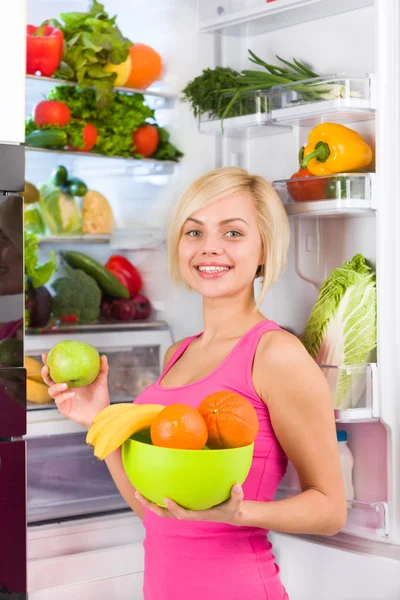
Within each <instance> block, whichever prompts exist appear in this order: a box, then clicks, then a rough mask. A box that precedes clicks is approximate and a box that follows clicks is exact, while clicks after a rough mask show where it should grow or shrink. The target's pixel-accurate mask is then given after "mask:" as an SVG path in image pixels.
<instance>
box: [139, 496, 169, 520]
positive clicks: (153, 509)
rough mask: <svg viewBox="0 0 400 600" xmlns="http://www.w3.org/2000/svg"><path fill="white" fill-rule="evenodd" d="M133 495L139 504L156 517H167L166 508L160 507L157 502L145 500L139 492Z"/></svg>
mask: <svg viewBox="0 0 400 600" xmlns="http://www.w3.org/2000/svg"><path fill="white" fill-rule="evenodd" d="M135 497H136V498H137V500H139V502H140V504H142V505H143V506H144V507H145V508H147V509H148V510H151V512H153V513H154V514H156V515H157V516H158V517H168V512H169V511H168V509H166V508H162V507H161V506H158V505H157V504H153V502H150V501H149V500H147V498H145V497H144V496H142V494H139V492H136V493H135Z"/></svg>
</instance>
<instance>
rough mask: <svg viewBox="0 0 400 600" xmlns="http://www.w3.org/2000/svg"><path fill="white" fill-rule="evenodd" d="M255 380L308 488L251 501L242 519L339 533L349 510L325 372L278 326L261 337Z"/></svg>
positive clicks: (297, 530)
mask: <svg viewBox="0 0 400 600" xmlns="http://www.w3.org/2000/svg"><path fill="white" fill-rule="evenodd" d="M253 382H254V386H255V388H256V390H257V393H258V394H259V395H260V397H261V398H262V399H263V400H264V402H265V404H266V405H267V407H268V410H269V413H270V417H271V421H272V425H273V427H274V430H275V434H276V436H277V438H278V440H279V442H280V444H281V446H282V448H283V450H284V451H285V453H286V455H287V456H288V458H289V460H290V461H291V462H292V464H293V465H294V467H295V469H296V471H297V473H298V475H299V479H300V483H301V488H302V493H301V494H299V495H297V496H295V497H293V498H288V499H285V500H280V501H276V502H247V501H245V502H243V503H242V510H241V514H240V516H239V522H238V523H237V524H240V525H245V526H255V527H263V528H265V529H273V530H275V531H283V532H287V533H307V534H320V535H334V534H336V533H337V532H338V531H339V530H340V529H341V528H342V527H343V526H344V524H345V522H346V517H347V509H346V498H345V493H344V485H343V479H342V473H341V468H340V461H339V452H338V446H337V440H336V430H335V420H334V413H333V409H332V401H331V395H330V391H329V387H328V384H327V382H326V379H325V377H324V375H323V373H322V371H321V370H320V368H319V367H318V366H317V365H316V363H315V362H314V360H313V359H312V358H311V357H310V356H309V355H308V353H307V352H306V350H305V349H304V347H303V345H302V344H301V343H300V342H299V341H298V340H297V338H295V337H294V336H292V335H291V334H289V333H286V332H283V331H277V332H271V333H269V334H268V335H266V336H264V338H262V340H261V342H260V345H259V348H258V350H257V354H256V358H255V361H254V368H253Z"/></svg>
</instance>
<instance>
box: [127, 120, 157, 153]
mask: <svg viewBox="0 0 400 600" xmlns="http://www.w3.org/2000/svg"><path fill="white" fill-rule="evenodd" d="M132 138H133V143H134V145H135V148H134V152H135V154H141V155H142V156H144V157H145V158H146V157H147V156H151V155H152V154H154V152H155V151H156V150H157V148H158V144H159V143H160V134H159V133H158V129H157V127H154V125H143V126H142V127H139V129H136V131H134V132H133V134H132Z"/></svg>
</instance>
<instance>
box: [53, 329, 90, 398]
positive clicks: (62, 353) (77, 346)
mask: <svg viewBox="0 0 400 600" xmlns="http://www.w3.org/2000/svg"><path fill="white" fill-rule="evenodd" d="M46 365H47V366H48V368H49V375H50V377H51V379H52V380H53V381H55V383H67V384H68V387H71V388H76V387H83V386H85V385H89V384H90V383H92V382H93V381H94V380H95V379H96V377H97V375H98V374H99V372H100V355H99V353H98V351H97V350H96V348H95V347H94V346H92V345H91V344H87V343H86V342H75V341H71V340H63V341H62V342H59V343H58V344H56V345H55V346H53V347H52V349H51V350H50V352H49V353H48V355H47V360H46Z"/></svg>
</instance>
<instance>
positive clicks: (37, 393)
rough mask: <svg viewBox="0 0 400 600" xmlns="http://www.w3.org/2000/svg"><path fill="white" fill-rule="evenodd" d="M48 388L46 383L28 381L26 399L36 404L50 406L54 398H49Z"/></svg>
mask: <svg viewBox="0 0 400 600" xmlns="http://www.w3.org/2000/svg"><path fill="white" fill-rule="evenodd" d="M48 389H49V388H48V387H47V385H46V384H44V383H38V382H37V381H33V380H32V379H27V380H26V399H27V400H28V401H29V402H35V404H49V402H52V398H51V397H50V396H49V392H48Z"/></svg>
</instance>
